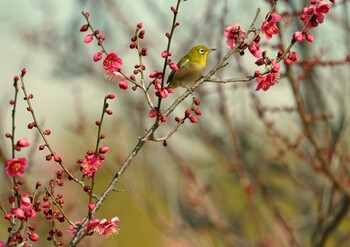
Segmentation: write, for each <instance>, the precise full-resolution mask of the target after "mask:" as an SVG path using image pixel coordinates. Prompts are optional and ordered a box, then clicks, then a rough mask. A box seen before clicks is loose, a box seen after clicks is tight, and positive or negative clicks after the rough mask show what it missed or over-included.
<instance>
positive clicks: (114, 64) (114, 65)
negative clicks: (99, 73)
mask: <svg viewBox="0 0 350 247" xmlns="http://www.w3.org/2000/svg"><path fill="white" fill-rule="evenodd" d="M122 65H123V60H122V59H121V58H119V57H118V55H117V54H116V53H115V52H111V53H109V54H108V55H107V56H106V57H105V59H104V61H103V68H104V69H105V70H107V71H108V72H111V73H113V72H118V71H119V69H120V68H121V66H122Z"/></svg>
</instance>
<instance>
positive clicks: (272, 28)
mask: <svg viewBox="0 0 350 247" xmlns="http://www.w3.org/2000/svg"><path fill="white" fill-rule="evenodd" d="M280 20H281V16H280V15H279V14H277V13H272V14H271V15H270V17H269V19H268V20H267V21H266V22H264V24H263V26H262V28H261V32H262V33H263V34H265V36H266V38H267V39H271V38H272V36H273V35H275V34H278V31H279V30H278V27H277V26H276V23H277V22H279V21H280Z"/></svg>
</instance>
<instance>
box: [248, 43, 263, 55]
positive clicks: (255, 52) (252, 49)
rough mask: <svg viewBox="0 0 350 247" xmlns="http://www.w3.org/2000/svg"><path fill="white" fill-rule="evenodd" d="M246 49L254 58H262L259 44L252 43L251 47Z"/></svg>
mask: <svg viewBox="0 0 350 247" xmlns="http://www.w3.org/2000/svg"><path fill="white" fill-rule="evenodd" d="M248 49H249V51H250V53H251V54H252V55H253V56H254V57H256V58H260V57H261V56H262V50H261V49H260V46H259V44H257V43H252V44H251V45H249V46H248Z"/></svg>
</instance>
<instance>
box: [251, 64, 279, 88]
mask: <svg viewBox="0 0 350 247" xmlns="http://www.w3.org/2000/svg"><path fill="white" fill-rule="evenodd" d="M272 65H273V67H272V69H271V72H270V73H268V74H267V75H265V76H259V77H258V78H257V82H258V85H257V86H256V88H255V90H256V91H259V90H260V89H262V90H264V91H266V90H268V89H269V88H270V87H271V86H273V85H275V84H277V83H278V79H279V77H280V75H279V70H280V63H277V64H275V62H272Z"/></svg>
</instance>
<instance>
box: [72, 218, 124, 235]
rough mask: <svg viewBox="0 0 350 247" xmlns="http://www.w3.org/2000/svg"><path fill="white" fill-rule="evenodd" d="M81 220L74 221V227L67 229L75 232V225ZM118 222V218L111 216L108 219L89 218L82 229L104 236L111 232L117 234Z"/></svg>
mask: <svg viewBox="0 0 350 247" xmlns="http://www.w3.org/2000/svg"><path fill="white" fill-rule="evenodd" d="M81 223H82V222H81V221H78V222H75V225H76V227H74V226H70V227H69V228H68V231H70V232H72V233H73V234H75V233H76V232H77V227H78V226H79V225H80V224H81ZM118 224H119V218H118V217H113V218H112V219H110V220H107V219H102V220H99V219H91V220H90V221H89V222H88V224H87V226H86V227H85V229H84V231H86V232H88V233H91V232H92V233H95V234H97V235H103V236H106V237H109V236H110V235H113V234H118V230H119V229H118Z"/></svg>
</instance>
